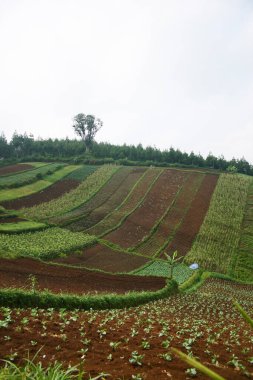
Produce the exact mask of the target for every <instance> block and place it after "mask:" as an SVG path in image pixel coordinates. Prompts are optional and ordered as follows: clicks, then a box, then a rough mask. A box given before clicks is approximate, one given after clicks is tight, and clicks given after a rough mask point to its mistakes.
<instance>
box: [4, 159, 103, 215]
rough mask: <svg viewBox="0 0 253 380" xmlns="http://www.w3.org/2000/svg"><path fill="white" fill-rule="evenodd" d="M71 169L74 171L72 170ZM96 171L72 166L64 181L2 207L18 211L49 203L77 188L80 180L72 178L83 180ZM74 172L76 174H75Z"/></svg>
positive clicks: (92, 168)
mask: <svg viewBox="0 0 253 380" xmlns="http://www.w3.org/2000/svg"><path fill="white" fill-rule="evenodd" d="M71 168H72V169H73V168H74V169H73V170H72V169H71ZM96 169H97V167H90V166H87V167H86V166H85V167H81V168H79V167H73V166H72V167H70V168H69V170H68V171H66V176H65V177H64V179H61V180H59V181H57V182H55V183H53V184H52V185H51V186H49V187H47V188H46V189H44V190H42V191H40V192H37V193H34V194H31V195H29V196H27V197H22V198H19V199H15V200H13V201H9V202H4V203H2V205H3V206H4V207H5V208H6V209H12V210H20V209H21V208H27V207H33V206H37V205H39V204H41V203H44V202H49V201H51V200H53V199H56V198H59V197H61V196H62V195H64V194H65V193H68V192H69V191H71V190H73V189H75V188H76V187H78V186H79V184H80V180H77V179H73V178H82V179H83V180H84V179H85V178H87V177H88V175H90V174H91V173H93V172H94V171H95V170H96ZM80 171H81V173H80ZM76 172H77V174H75V173H76ZM69 173H70V174H69Z"/></svg>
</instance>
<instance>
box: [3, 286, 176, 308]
mask: <svg viewBox="0 0 253 380" xmlns="http://www.w3.org/2000/svg"><path fill="white" fill-rule="evenodd" d="M177 292H178V285H177V282H175V281H170V282H168V283H167V285H166V286H165V287H164V288H162V289H160V290H158V291H153V292H151V291H145V292H130V293H128V294H125V295H116V294H106V295H101V296H91V295H87V296H75V295H70V294H59V295H56V294H53V293H50V292H45V291H43V292H38V291H24V290H21V289H0V306H4V307H18V308H30V307H39V308H49V307H52V308H55V309H61V308H64V309H66V310H73V309H79V310H90V309H93V310H106V309H122V308H128V307H133V306H139V305H143V304H145V303H148V302H151V301H155V300H160V299H164V298H167V297H169V296H171V295H172V294H175V293H177Z"/></svg>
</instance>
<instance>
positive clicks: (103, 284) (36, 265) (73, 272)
mask: <svg viewBox="0 0 253 380" xmlns="http://www.w3.org/2000/svg"><path fill="white" fill-rule="evenodd" d="M30 274H32V275H34V276H36V279H37V282H38V288H39V289H40V290H43V289H48V290H50V291H52V292H54V293H60V292H63V293H74V294H84V293H87V292H103V293H108V292H113V293H125V292H128V291H141V290H158V289H161V288H163V287H164V286H165V280H164V279H162V278H157V277H141V276H130V275H120V276H117V275H109V274H105V273H99V272H91V271H88V270H85V269H77V268H70V267H67V266H59V265H57V266H56V265H50V264H46V263H42V262H40V261H37V260H33V259H28V258H22V259H13V260H9V259H0V288H8V287H15V288H21V287H24V284H26V286H27V287H29V285H30V284H29V279H28V277H29V275H30Z"/></svg>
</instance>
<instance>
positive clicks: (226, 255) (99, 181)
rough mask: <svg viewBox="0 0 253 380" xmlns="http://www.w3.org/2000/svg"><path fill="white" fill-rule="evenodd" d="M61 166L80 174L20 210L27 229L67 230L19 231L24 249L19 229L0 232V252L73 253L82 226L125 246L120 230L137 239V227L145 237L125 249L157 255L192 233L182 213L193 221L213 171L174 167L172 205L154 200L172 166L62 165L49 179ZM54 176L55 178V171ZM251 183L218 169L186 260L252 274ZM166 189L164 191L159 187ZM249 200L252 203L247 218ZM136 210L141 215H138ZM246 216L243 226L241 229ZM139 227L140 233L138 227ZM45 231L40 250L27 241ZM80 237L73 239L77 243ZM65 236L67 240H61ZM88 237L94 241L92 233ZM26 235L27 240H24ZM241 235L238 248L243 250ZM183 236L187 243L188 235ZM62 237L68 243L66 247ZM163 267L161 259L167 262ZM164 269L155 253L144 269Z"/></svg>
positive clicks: (161, 273)
mask: <svg viewBox="0 0 253 380" xmlns="http://www.w3.org/2000/svg"><path fill="white" fill-rule="evenodd" d="M53 165H56V164H50V165H49V166H53ZM47 166H48V165H43V166H40V167H38V168H35V169H32V170H27V172H22V173H18V174H15V175H10V176H6V177H4V178H11V177H16V176H22V175H25V173H26V174H27V175H28V173H32V172H35V171H36V170H42V169H43V168H44V170H46V168H47ZM60 172H62V175H60V176H59V177H58V178H59V179H60V178H63V177H64V178H65V179H66V180H68V179H69V180H76V181H79V182H80V181H81V182H80V184H79V185H78V186H77V187H76V188H74V189H73V190H70V191H68V192H66V193H65V194H63V195H62V196H60V197H58V198H56V199H53V200H51V201H48V202H44V203H42V204H39V205H36V206H33V207H29V208H23V209H22V210H21V213H20V215H21V216H22V217H23V218H26V219H28V220H22V221H20V223H22V224H23V227H24V230H25V229H26V228H27V230H29V228H30V230H31V231H32V230H33V229H34V230H36V229H39V228H44V227H50V226H47V225H45V224H43V223H48V222H50V224H51V225H52V224H54V225H63V226H65V228H67V229H68V231H67V230H66V229H58V230H57V229H56V230H54V229H52V228H51V227H50V228H47V229H46V230H44V231H40V234H41V235H37V234H39V232H36V233H34V234H31V235H28V234H25V235H19V240H20V246H21V245H24V247H25V248H24V249H23V250H22V249H20V247H18V244H17V246H16V243H15V236H11V237H10V239H9V240H8V239H7V238H8V236H3V237H2V239H1V252H2V253H1V254H3V252H4V251H5V252H9V253H12V254H13V253H15V252H16V254H18V255H23V254H25V252H26V253H27V254H28V255H34V256H36V257H37V256H40V257H47V256H50V255H51V254H52V255H53V256H54V255H56V256H57V255H58V254H60V253H61V252H72V251H73V252H74V251H75V250H76V249H78V248H80V247H85V246H86V240H85V239H86V238H87V235H84V234H77V235H75V233H76V232H77V231H84V232H85V233H86V234H87V233H88V234H89V235H91V236H94V235H95V236H97V237H99V238H101V237H103V238H104V239H106V240H108V241H109V242H111V243H112V245H113V244H114V246H115V247H117V246H119V247H124V246H125V247H126V248H127V247H129V243H127V245H124V244H123V242H121V240H120V239H121V235H122V234H121V235H120V234H119V231H121V230H122V233H123V235H124V236H122V238H123V239H124V238H126V239H128V240H127V241H128V242H132V239H135V240H136V241H138V240H137V233H138V234H139V236H140V237H141V236H143V238H142V240H141V241H140V243H138V244H136V243H135V244H133V245H132V248H128V250H130V251H132V252H136V251H137V252H138V254H141V255H144V256H145V257H147V256H151V257H152V258H154V257H156V256H157V255H158V254H159V253H160V252H161V251H163V250H164V249H165V248H166V246H168V244H169V243H170V242H171V241H172V239H173V238H174V236H175V235H176V234H177V236H179V239H186V240H187V239H188V236H186V237H185V236H183V235H182V238H181V237H180V228H181V225H182V223H183V221H184V220H185V221H187V225H188V226H189V225H191V223H188V219H189V214H188V211H189V209H190V207H191V214H192V215H193V214H194V210H192V205H193V204H194V202H193V201H194V199H195V198H196V196H199V195H201V194H200V192H199V190H200V186H201V185H202V184H203V182H204V181H205V179H206V178H207V176H209V177H210V178H211V175H206V174H203V173H199V172H198V173H195V172H184V171H175V172H173V175H172V176H171V177H169V176H168V181H172V182H171V184H170V189H173V190H171V191H172V192H173V196H172V197H168V196H167V195H166V196H167V198H168V199H167V198H166V199H167V200H166V202H168V203H167V205H165V203H164V204H160V206H159V199H158V203H157V204H156V199H155V198H154V197H153V198H152V192H154V189H156V187H158V188H159V186H158V184H159V181H160V182H161V183H162V178H163V177H164V178H165V174H166V173H169V172H170V170H168V171H167V169H159V168H148V169H146V168H142V169H141V168H139V169H134V168H126V167H123V168H120V167H117V166H109V165H105V166H102V167H95V166H65V167H62V168H61V169H60V170H58V171H57V172H55V173H54V174H51V175H49V176H48V177H47V178H49V177H52V176H57V173H60ZM175 173H176V175H175ZM166 175H167V174H166ZM209 177H208V178H209ZM55 179H56V180H57V177H55ZM173 181H174V182H173ZM39 182H41V181H37V182H35V183H34V184H31V185H30V186H32V185H34V186H35V185H36V183H39ZM251 183H252V182H251V178H250V177H247V176H243V175H228V174H222V175H220V177H219V180H218V184H217V186H216V189H215V191H214V193H213V195H212V198H211V204H210V207H209V209H208V212H207V214H206V217H205V220H204V223H203V224H202V226H201V228H200V231H199V233H198V235H197V236H196V238H195V242H194V244H193V246H192V248H191V250H190V252H189V253H188V254H187V256H186V263H188V264H190V263H192V262H197V263H198V264H199V265H200V266H201V267H203V268H206V269H210V270H214V271H219V272H223V273H229V274H230V275H234V276H237V277H238V278H242V277H243V276H244V274H245V273H246V272H247V273H248V272H249V271H250V270H251V268H252V266H251V265H252V264H251V257H250V252H251V247H252V231H251V229H252V194H251V192H250V193H249V194H248V191H249V189H250V187H249V185H250V184H251ZM27 186H29V185H26V186H22V187H20V188H19V189H20V195H21V196H22V194H23V193H22V189H23V188H27ZM166 186H167V185H166ZM251 189H252V187H251ZM13 190H16V189H10V190H9V191H10V192H11V191H13ZM2 191H6V190H2ZM161 192H162V190H161ZM154 194H155V192H154ZM0 195H1V194H0ZM162 196H163V194H162V193H161V197H162ZM247 197H248V198H247ZM247 199H248V206H247V209H246V214H245V215H246V216H245V218H244V211H245V205H246V201H247ZM195 200H196V199H195ZM161 206H162V208H161V210H162V211H161V212H160V215H161V216H159V218H158V217H155V218H154V216H153V215H152V218H153V219H152V218H150V215H148V214H149V210H152V209H153V210H154V211H155V210H156V209H157V207H161ZM142 210H144V211H145V212H144V211H142ZM155 212H156V211H155ZM197 212H198V210H196V212H195V214H197ZM132 215H133V218H132ZM137 215H138V218H139V219H138V220H137V219H136V216H137ZM187 216H188V219H187ZM131 218H132V220H133V221H132V222H131V228H132V231H131V234H133V235H131V234H130V230H129V229H128V228H126V226H127V225H128V224H127V223H129V220H131ZM146 218H149V222H148V223H149V224H150V223H151V220H152V225H151V224H150V226H149V227H148V228H147V225H148V224H147V220H146ZM243 218H244V233H243V234H242V236H241V225H242V221H243ZM135 219H136V220H135ZM41 222H43V223H41ZM33 223H34V225H33ZM40 223H41V224H40ZM135 223H137V224H135ZM138 223H140V224H138ZM22 224H20V225H19V226H15V225H13V226H12V225H11V224H9V226H3V228H2V231H3V232H8V230H10V231H11V230H12V229H13V231H14V232H21V231H22ZM142 224H143V226H144V225H145V226H146V227H145V228H146V230H145V229H143V231H146V232H140V229H141V228H143V227H142ZM17 225H18V224H17ZM150 227H151V228H150ZM135 230H136V233H135V232H134V231H135ZM51 231H52V234H53V233H54V231H55V232H56V233H57V235H56V236H57V237H58V236H59V241H58V240H57V239H55V244H53V241H51V240H50V233H51ZM182 232H183V231H182ZM68 233H70V235H69V236H68V235H67V234H68ZM43 234H45V241H47V239H49V240H48V243H46V244H45V247H44V249H42V247H41V245H40V243H39V241H40V239H38V247H39V248H38V250H37V251H36V250H34V249H33V248H31V246H30V245H29V241H30V243H31V244H32V247H33V246H35V245H36V244H37V237H36V235H37V236H38V237H39V236H41V240H43V239H42V236H43ZM134 234H136V236H135V235H134ZM33 235H34V239H35V243H34V244H33V243H32V239H31V237H32V236H33ZM127 235H128V236H127ZM60 236H62V237H60ZM75 236H76V238H75ZM82 237H85V238H84V240H82ZM115 237H116V238H115ZM119 237H120V239H119ZM75 239H76V242H77V244H76V245H75V244H72V243H73V242H74V240H75ZM138 239H139V238H138ZM60 240H62V243H61V244H60ZM91 240H92V242H95V240H94V238H93V237H92V239H91ZM26 241H28V244H27V245H26ZM133 241H134V240H133ZM239 241H240V249H239V256H238V244H239ZM181 242H183V244H185V243H184V241H183V240H181ZM115 243H116V245H115ZM50 244H52V247H53V248H52V250H51V251H50V249H49V248H48V247H49V245H50ZM56 244H58V245H59V249H58V250H57V249H56V247H55V245H56ZM65 244H66V247H65V249H64V245H65ZM125 244H126V243H125ZM88 245H89V243H88ZM188 245H189V243H188ZM130 247H131V245H130ZM176 249H177V248H176ZM87 252H88V251H87ZM179 253H180V252H179ZM85 254H86V253H85V251H84V255H85ZM237 257H238V260H237ZM162 266H164V268H163V269H162ZM185 268H186V266H182V267H181V269H180V270H181V272H182V273H183V272H184V273H185V278H187V276H188V277H189V275H188V272H187V270H186V269H185ZM178 270H179V267H178ZM181 272H178V273H177V271H176V272H175V274H176V275H177V277H178V278H179V279H180V282H181V281H183V280H181V279H184V274H182V275H181ZM236 272H237V274H236ZM239 272H240V274H239ZM166 273H167V266H166V264H163V262H161V261H160V260H157V261H155V262H154V260H153V261H151V262H150V263H149V265H147V266H146V267H145V268H142V269H141V270H140V274H144V275H149V274H155V275H159V276H166ZM189 273H190V272H189ZM248 278H249V275H248Z"/></svg>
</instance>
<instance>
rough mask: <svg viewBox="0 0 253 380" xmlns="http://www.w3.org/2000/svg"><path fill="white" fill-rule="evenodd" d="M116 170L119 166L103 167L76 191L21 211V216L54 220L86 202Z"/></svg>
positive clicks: (38, 219)
mask: <svg viewBox="0 0 253 380" xmlns="http://www.w3.org/2000/svg"><path fill="white" fill-rule="evenodd" d="M117 170H119V166H110V165H104V166H102V167H100V168H99V169H98V170H96V171H95V172H94V173H92V174H91V175H90V176H89V177H88V178H86V180H85V181H83V182H81V184H80V185H79V186H78V187H77V188H76V189H74V190H71V191H70V192H69V193H67V194H65V195H63V196H62V197H60V198H57V199H55V200H52V201H50V202H46V203H42V204H40V205H38V206H34V207H31V208H27V209H23V210H22V214H23V215H24V216H25V217H27V218H29V219H33V220H37V221H40V220H42V221H43V220H48V219H50V218H52V219H54V218H55V216H57V215H61V214H64V213H66V212H68V211H70V210H73V209H75V208H77V207H79V206H80V205H81V204H83V203H85V202H87V201H88V199H89V198H91V197H92V196H94V195H95V194H96V193H97V192H98V191H99V190H100V188H102V187H103V186H104V185H105V184H106V182H107V181H109V179H110V178H111V176H112V175H113V174H114V173H115V172H116V171H117Z"/></svg>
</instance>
